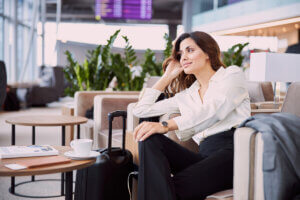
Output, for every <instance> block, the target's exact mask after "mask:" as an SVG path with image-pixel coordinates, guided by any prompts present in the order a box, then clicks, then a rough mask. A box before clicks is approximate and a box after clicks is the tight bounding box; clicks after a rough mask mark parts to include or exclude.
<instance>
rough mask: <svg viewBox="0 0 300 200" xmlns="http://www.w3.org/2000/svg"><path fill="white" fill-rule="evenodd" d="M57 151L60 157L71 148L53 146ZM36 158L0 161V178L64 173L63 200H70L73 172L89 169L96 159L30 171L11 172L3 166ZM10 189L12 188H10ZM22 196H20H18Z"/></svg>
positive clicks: (36, 168) (75, 161)
mask: <svg viewBox="0 0 300 200" xmlns="http://www.w3.org/2000/svg"><path fill="white" fill-rule="evenodd" d="M54 148H56V149H57V150H58V151H59V154H60V155H63V154H64V153H65V152H66V151H70V150H71V147H68V146H54ZM36 158H38V157H28V158H7V159H0V176H31V175H41V174H52V173H60V172H66V182H65V185H66V194H65V199H66V200H71V199H72V193H73V170H78V169H82V168H85V167H89V166H91V165H92V164H94V163H95V161H96V159H95V158H94V159H89V160H72V161H71V162H70V163H65V164H56V165H50V166H44V167H35V168H31V169H23V170H11V169H9V168H7V167H5V166H4V165H5V164H11V163H16V162H17V161H20V160H30V159H36ZM10 189H12V188H10ZM20 196H22V195H20Z"/></svg>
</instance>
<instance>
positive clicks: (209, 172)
mask: <svg viewBox="0 0 300 200" xmlns="http://www.w3.org/2000/svg"><path fill="white" fill-rule="evenodd" d="M234 130H235V129H231V130H229V131H225V132H221V133H218V134H216V135H213V136H210V137H207V138H206V139H205V140H204V141H202V142H201V144H200V145H199V153H195V152H192V151H190V150H188V149H186V148H184V147H182V146H181V145H179V144H177V143H176V142H174V141H172V140H171V139H169V138H167V137H166V136H164V135H161V134H155V135H152V136H150V137H149V138H148V139H146V140H145V141H142V142H139V160H140V166H139V177H138V200H175V199H180V200H182V199H184V200H200V199H205V197H206V196H208V195H210V194H213V193H215V192H219V191H221V190H225V189H231V188H232V187H233V133H234ZM171 174H172V175H171Z"/></svg>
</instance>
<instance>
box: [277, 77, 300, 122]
mask: <svg viewBox="0 0 300 200" xmlns="http://www.w3.org/2000/svg"><path fill="white" fill-rule="evenodd" d="M299 99H300V82H294V83H292V84H291V85H290V86H289V88H288V91H287V93H286V97H285V99H284V102H283V105H282V109H281V112H286V113H291V114H294V115H297V116H299V117H300V104H299V103H298V101H299Z"/></svg>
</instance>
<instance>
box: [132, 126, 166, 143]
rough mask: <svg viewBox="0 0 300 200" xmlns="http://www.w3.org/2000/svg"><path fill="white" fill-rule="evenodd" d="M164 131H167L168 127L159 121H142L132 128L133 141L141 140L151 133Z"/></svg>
mask: <svg viewBox="0 0 300 200" xmlns="http://www.w3.org/2000/svg"><path fill="white" fill-rule="evenodd" d="M166 132H168V128H167V127H164V126H163V125H162V124H161V123H159V122H142V123H141V124H139V125H138V126H137V127H136V128H135V129H134V131H133V137H134V139H135V141H143V140H145V139H147V138H148V137H149V136H151V135H153V134H156V133H160V134H164V133H166Z"/></svg>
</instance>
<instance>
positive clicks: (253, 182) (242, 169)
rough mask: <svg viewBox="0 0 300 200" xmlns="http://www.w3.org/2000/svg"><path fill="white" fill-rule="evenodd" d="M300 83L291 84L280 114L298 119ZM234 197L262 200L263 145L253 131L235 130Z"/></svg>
mask: <svg viewBox="0 0 300 200" xmlns="http://www.w3.org/2000/svg"><path fill="white" fill-rule="evenodd" d="M299 98H300V83H292V84H291V85H290V87H289V89H288V91H287V95H286V97H285V100H284V102H283V105H282V109H281V112H287V113H291V114H295V115H297V116H299V117H300V106H299V105H298V99H299ZM234 137H235V138H234V141H235V147H234V148H235V155H234V156H235V163H234V169H235V170H234V197H235V198H236V199H242V200H243V199H247V200H263V199H264V189H263V188H264V187H263V169H262V167H263V165H262V160H263V149H264V148H263V145H264V142H263V140H262V135H261V133H260V132H256V131H255V130H254V129H251V128H247V127H243V128H239V129H237V131H236V133H235V136H234Z"/></svg>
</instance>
